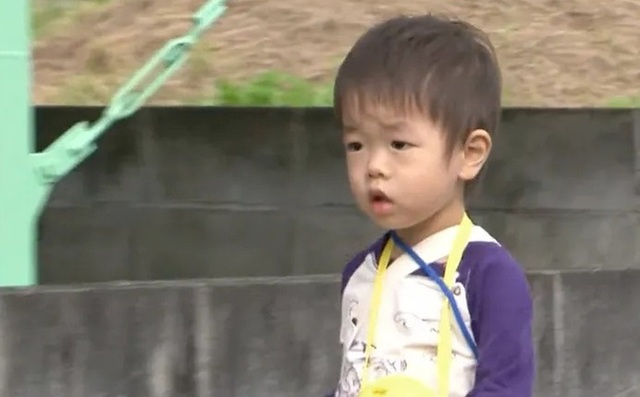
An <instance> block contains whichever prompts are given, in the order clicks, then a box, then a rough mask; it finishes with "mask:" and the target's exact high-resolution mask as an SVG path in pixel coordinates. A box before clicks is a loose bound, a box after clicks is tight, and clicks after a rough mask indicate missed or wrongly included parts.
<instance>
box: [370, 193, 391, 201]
mask: <svg viewBox="0 0 640 397" xmlns="http://www.w3.org/2000/svg"><path fill="white" fill-rule="evenodd" d="M369 200H370V201H371V202H372V203H374V204H375V203H380V204H381V203H390V202H391V200H390V199H389V197H387V195H386V194H384V193H383V192H382V191H372V192H371V193H370V194H369Z"/></svg>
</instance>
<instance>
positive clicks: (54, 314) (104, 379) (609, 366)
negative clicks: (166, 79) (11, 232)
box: [0, 269, 640, 397]
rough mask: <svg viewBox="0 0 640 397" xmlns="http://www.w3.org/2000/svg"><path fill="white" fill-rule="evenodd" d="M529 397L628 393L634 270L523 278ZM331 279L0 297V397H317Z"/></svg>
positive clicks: (632, 370)
mask: <svg viewBox="0 0 640 397" xmlns="http://www.w3.org/2000/svg"><path fill="white" fill-rule="evenodd" d="M529 280H530V283H531V289H532V293H533V295H534V298H535V313H536V318H535V325H534V335H535V346H536V351H537V353H536V354H537V356H538V379H537V385H536V390H537V392H536V396H538V397H602V396H611V397H613V396H617V397H622V396H625V397H626V396H636V395H639V394H640V389H638V385H640V377H639V376H638V368H640V349H638V346H640V334H639V333H638V328H639V327H640V315H638V314H637V313H636V312H635V311H634V308H636V307H638V306H640V290H639V289H638V288H637V286H638V285H639V284H640V270H636V269H632V270H614V271H598V272H592V271H573V272H568V271H565V272H552V271H548V272H530V273H529ZM338 288H339V286H338V282H337V279H336V278H335V277H334V276H306V277H304V278H291V277H290V278H286V279H273V278H271V279H253V280H217V281H216V280H208V281H172V282H155V283H154V282H149V283H136V284H131V283H120V284H106V285H99V286H96V285H86V286H75V287H64V288H63V287H58V288H55V287H41V288H39V289H38V290H24V291H11V290H5V291H0V395H1V396H11V397H43V396H47V397H97V396H100V397H125V396H126V397H160V396H162V397H192V396H193V397H210V396H216V397H253V396H255V397H300V396H321V395H322V393H323V392H326V391H327V390H330V389H331V387H332V386H333V385H334V384H335V382H336V377H337V374H338V363H339V361H338V360H339V351H338V344H337V343H338V325H339V324H338V322H339V306H338V304H339V300H338V293H339V291H338Z"/></svg>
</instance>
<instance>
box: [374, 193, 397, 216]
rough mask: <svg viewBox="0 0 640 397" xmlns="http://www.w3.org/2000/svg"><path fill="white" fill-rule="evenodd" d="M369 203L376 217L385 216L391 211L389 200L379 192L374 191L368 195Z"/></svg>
mask: <svg viewBox="0 0 640 397" xmlns="http://www.w3.org/2000/svg"><path fill="white" fill-rule="evenodd" d="M369 202H370V204H371V209H372V210H373V212H374V213H375V214H377V215H385V214H387V213H389V212H390V211H391V208H392V201H391V199H390V198H389V197H388V196H387V195H386V194H384V192H382V191H380V190H374V191H371V192H370V193H369Z"/></svg>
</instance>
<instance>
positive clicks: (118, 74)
mask: <svg viewBox="0 0 640 397" xmlns="http://www.w3.org/2000/svg"><path fill="white" fill-rule="evenodd" d="M203 2H204V0H180V1H176V0H111V2H109V3H106V4H101V5H97V6H95V7H94V11H93V12H84V13H81V14H78V15H77V16H76V17H75V18H74V19H73V21H72V22H70V21H69V20H67V21H65V23H58V24H54V26H49V28H48V32H47V34H46V35H45V36H44V37H42V38H41V39H39V40H37V42H36V43H35V44H34V57H35V84H34V98H35V101H36V102H37V103H80V102H82V103H86V102H88V101H89V102H103V103H104V102H106V100H107V99H108V97H109V96H110V94H112V93H113V92H115V90H116V89H117V87H118V86H119V84H121V83H123V82H124V81H125V80H126V79H127V78H128V77H129V76H130V75H131V73H133V72H134V71H135V70H136V69H137V68H138V67H139V66H141V65H142V64H143V63H144V62H146V60H147V59H148V58H149V57H150V56H151V55H152V54H153V53H154V52H155V51H156V50H157V49H159V48H160V47H161V46H162V45H163V44H164V43H165V41H166V40H168V39H170V38H172V37H174V36H178V35H181V34H183V33H184V32H186V31H187V29H188V28H189V27H190V19H189V18H190V16H191V14H192V13H193V12H194V11H195V10H196V9H197V8H198V7H199V6H200V5H201V4H202V3H203ZM228 6H229V9H228V11H227V13H226V14H225V15H224V17H223V18H222V19H221V20H220V21H219V22H218V23H217V24H216V25H215V26H214V27H213V28H212V29H211V30H210V31H209V32H208V33H207V34H206V35H205V36H204V37H203V40H202V42H201V43H200V45H199V46H198V47H197V48H196V49H195V51H194V53H193V55H192V57H191V61H190V62H189V64H188V65H185V67H184V69H183V70H181V71H180V72H179V73H178V74H177V75H176V76H175V77H174V78H172V79H171V81H170V82H168V84H167V85H166V87H164V88H163V89H162V90H161V91H160V92H159V93H158V95H156V96H155V97H154V99H153V101H152V102H153V103H163V104H170V103H178V102H184V101H188V100H193V99H194V98H199V97H206V96H210V95H211V94H212V89H213V86H214V82H215V80H216V77H224V78H230V79H245V78H247V77H250V76H254V75H256V74H257V73H260V72H262V71H265V70H278V71H282V72H285V73H290V74H295V75H297V76H302V77H304V78H307V79H310V80H312V81H318V82H327V81H330V80H331V78H332V77H333V74H334V72H335V68H336V66H337V64H338V62H339V61H340V59H341V57H342V56H343V55H344V54H345V52H346V50H347V49H348V48H349V46H350V44H351V43H352V42H353V41H354V40H355V38H356V37H357V36H358V35H359V34H360V33H362V32H363V30H365V29H366V28H367V27H368V26H369V25H370V24H372V23H373V22H375V21H377V20H379V19H381V18H384V17H387V16H391V15H394V14H398V13H420V12H426V11H433V12H442V13H447V14H452V15H456V16H458V17H461V18H465V19H468V20H470V21H471V22H473V23H475V24H477V25H478V26H479V27H481V28H483V29H484V30H486V31H487V32H488V33H489V34H490V36H491V38H492V40H493V41H494V44H495V45H496V47H497V49H498V52H499V57H500V61H501V65H502V68H503V71H504V72H503V73H504V78H505V87H506V97H505V99H506V102H507V103H508V104H510V105H520V106H571V107H573V106H598V105H603V104H605V103H607V101H609V100H610V99H611V98H614V97H631V96H637V95H638V94H640V24H639V23H638V20H640V1H638V0H609V1H606V2H605V1H602V0H490V1H484V2H480V1H477V0H449V1H446V2H443V1H435V0H396V1H395V2H390V1H388V0H325V1H316V2H313V1H308V0H229V2H228ZM88 93H89V94H90V95H89V94H88Z"/></svg>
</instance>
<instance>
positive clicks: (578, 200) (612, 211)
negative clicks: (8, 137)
mask: <svg viewBox="0 0 640 397" xmlns="http://www.w3.org/2000/svg"><path fill="white" fill-rule="evenodd" d="M99 111H100V109H97V108H65V107H62V108H58V107H40V108H38V109H37V113H36V127H37V131H38V134H37V136H38V146H39V148H43V147H44V146H45V145H46V144H47V143H49V142H51V141H52V140H53V139H54V138H55V137H56V136H58V135H59V134H61V133H62V132H63V131H65V130H66V129H67V128H69V127H70V126H72V125H73V124H75V123H76V122H77V121H79V120H94V119H96V118H97V116H98V115H99ZM634 112H635V113H634ZM639 112H640V111H630V110H612V109H603V110H591V109H586V110H581V109H579V110H562V109H557V110H555V109H506V110H505V111H504V123H503V127H502V130H501V132H500V135H499V137H498V140H497V144H496V149H495V155H494V157H493V159H492V160H491V162H490V163H489V168H488V170H487V171H488V173H487V175H486V180H485V183H484V185H483V186H482V189H480V191H479V192H478V195H477V196H476V197H475V198H474V200H473V205H472V208H473V211H472V212H473V214H474V216H475V217H476V218H475V219H476V221H478V222H479V223H481V224H483V225H486V226H487V228H488V229H489V230H490V231H491V232H492V233H494V234H495V235H496V237H498V238H499V239H501V240H502V241H503V243H504V244H505V245H506V246H508V247H509V248H511V249H512V250H513V252H514V253H515V254H516V256H517V257H518V258H519V259H520V260H521V261H522V262H523V264H524V265H525V266H526V267H527V269H530V270H557V269H600V268H606V269H621V268H626V267H635V268H640V249H638V248H636V244H635V243H636V241H638V237H640V236H639V232H638V230H639V227H638V226H639V225H640V220H639V212H638V209H639V208H640V199H639V192H640V188H639V186H640V183H639V181H640V161H639V159H640V156H639V153H640V138H639V137H640V121H638V120H640V116H638V115H639V114H640V113H639ZM338 136H339V131H338V129H337V128H336V125H335V123H334V122H333V119H332V116H331V111H330V110H329V109H260V108H258V109H246V108H230V109H227V108H146V109H143V110H141V112H140V113H137V114H136V115H135V116H134V117H133V118H131V119H127V120H125V121H122V122H120V123H119V124H117V125H116V126H115V127H114V128H113V130H112V131H111V132H109V133H108V134H107V135H105V136H104V137H103V138H102V139H101V141H100V146H99V150H98V152H97V153H96V154H95V155H94V156H92V157H91V158H90V159H89V160H88V161H86V162H85V163H84V164H82V165H81V166H80V167H79V168H78V169H77V170H76V171H74V172H73V173H72V174H71V175H69V176H68V177H66V178H65V179H64V180H63V181H62V182H61V183H60V184H59V185H58V186H57V187H56V189H55V191H54V194H53V196H52V197H51V201H50V202H49V204H48V206H47V208H46V210H45V212H44V214H43V217H42V219H41V222H40V232H41V233H40V240H39V241H40V247H39V260H40V282H41V283H43V284H66V283H75V282H99V281H100V282H102V281H114V280H164V279H188V278H199V277H244V276H284V275H305V274H330V273H335V272H337V271H339V269H340V268H341V267H342V266H343V265H344V263H345V261H347V259H348V258H349V256H350V255H351V254H352V253H353V252H354V251H355V250H357V249H359V248H361V247H363V246H365V245H366V244H368V243H369V242H370V241H371V239H372V238H374V237H375V236H376V235H377V234H378V233H379V232H380V231H379V230H377V229H376V228H374V227H373V226H372V225H371V224H370V223H369V222H368V221H367V220H366V219H364V218H363V217H362V216H361V215H360V214H359V213H358V212H357V211H356V210H355V209H354V207H353V204H352V201H351V198H350V196H349V191H348V189H347V185H346V177H345V172H344V164H343V158H342V151H341V147H340V142H339V138H338ZM327 247H330V248H327Z"/></svg>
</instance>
